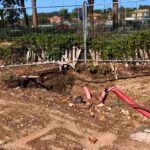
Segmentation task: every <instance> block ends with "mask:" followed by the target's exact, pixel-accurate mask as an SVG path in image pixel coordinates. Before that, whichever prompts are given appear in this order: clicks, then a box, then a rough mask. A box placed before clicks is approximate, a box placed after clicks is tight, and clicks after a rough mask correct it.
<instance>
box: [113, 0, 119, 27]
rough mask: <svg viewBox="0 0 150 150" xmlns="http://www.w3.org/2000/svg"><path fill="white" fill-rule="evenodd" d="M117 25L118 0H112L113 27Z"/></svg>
mask: <svg viewBox="0 0 150 150" xmlns="http://www.w3.org/2000/svg"><path fill="white" fill-rule="evenodd" d="M117 26H118V0H113V28H114V29H115V28H117Z"/></svg>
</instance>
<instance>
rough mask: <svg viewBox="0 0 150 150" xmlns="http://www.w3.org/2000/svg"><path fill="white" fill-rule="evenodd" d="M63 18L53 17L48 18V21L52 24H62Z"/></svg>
mask: <svg viewBox="0 0 150 150" xmlns="http://www.w3.org/2000/svg"><path fill="white" fill-rule="evenodd" d="M62 20H63V19H62V17H59V16H53V17H51V18H48V21H49V22H50V23H51V24H60V23H61V22H62Z"/></svg>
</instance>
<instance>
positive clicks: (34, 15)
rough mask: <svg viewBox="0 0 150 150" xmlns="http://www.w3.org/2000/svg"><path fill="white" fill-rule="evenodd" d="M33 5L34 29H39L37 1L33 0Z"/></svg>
mask: <svg viewBox="0 0 150 150" xmlns="http://www.w3.org/2000/svg"><path fill="white" fill-rule="evenodd" d="M31 3H32V25H33V27H34V28H38V16H37V8H36V0H31Z"/></svg>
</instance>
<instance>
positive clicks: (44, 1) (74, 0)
mask: <svg viewBox="0 0 150 150" xmlns="http://www.w3.org/2000/svg"><path fill="white" fill-rule="evenodd" d="M83 1H84V0H37V7H44V6H46V7H48V6H64V7H62V8H66V7H65V6H68V5H82V4H83ZM104 2H105V5H104ZM119 2H120V5H121V6H124V7H138V6H139V5H140V4H142V5H150V0H119ZM95 4H99V5H98V6H95V9H103V8H104V7H105V8H108V7H112V0H95ZM26 6H27V7H31V0H27V1H26ZM62 8H40V9H38V12H48V11H57V10H60V9H62ZM50 9H51V10H50ZM72 9H73V8H68V10H69V11H71V10H72ZM28 12H29V13H30V12H31V10H30V9H28Z"/></svg>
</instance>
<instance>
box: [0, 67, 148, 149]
mask: <svg viewBox="0 0 150 150" xmlns="http://www.w3.org/2000/svg"><path fill="white" fill-rule="evenodd" d="M30 71H31V70H30ZM18 72H19V71H18V70H16V71H15V73H16V74H18ZM0 73H4V71H0ZM19 73H20V72H19ZM129 73H130V74H131V72H129ZM20 74H21V73H20ZM22 74H23V73H22ZM75 74H76V73H75ZM133 74H134V73H133ZM78 77H81V78H84V79H85V78H86V79H89V80H91V79H93V80H94V78H98V77H99V75H95V76H93V77H91V76H89V75H88V74H87V73H86V74H84V73H81V74H78ZM85 85H88V86H89V88H90V89H91V91H92V93H94V95H96V96H98V95H99V94H100V92H102V90H103V89H104V88H105V87H106V86H117V87H119V88H120V89H122V90H123V91H124V92H126V93H127V94H128V95H129V96H130V97H132V98H134V99H135V100H136V101H137V102H138V103H140V104H141V105H142V106H144V107H146V108H148V109H150V76H145V77H144V76H143V77H137V78H131V79H126V80H118V81H111V82H107V83H103V84H87V83H84V82H81V81H79V80H74V85H73V87H72V88H71V90H70V91H69V93H70V94H69V95H62V94H59V93H57V92H54V91H47V90H46V89H43V88H39V87H34V86H30V87H28V88H20V87H15V88H14V87H13V88H11V87H8V86H7V85H6V83H4V82H2V81H1V84H0V149H2V150H3V149H4V150H5V149H6V150H83V149H84V150H101V149H103V150H137V149H138V150H149V149H150V145H149V144H146V143H142V142H137V141H133V140H132V139H131V138H130V135H131V133H133V132H135V131H137V130H140V129H144V128H150V120H148V119H146V118H145V117H143V116H141V115H139V114H138V113H137V112H135V110H133V109H131V108H130V107H129V106H127V105H126V104H124V103H123V102H118V98H117V97H116V96H114V95H113V94H110V96H109V97H108V100H107V102H106V106H104V107H101V108H99V110H98V112H96V114H95V117H91V115H90V113H89V110H88V108H87V107H86V106H85V105H84V104H76V105H74V106H69V104H70V103H72V100H73V99H74V97H75V96H82V97H84V99H85V94H84V92H83V86H85ZM124 110H127V111H128V112H129V113H127V114H125V113H124Z"/></svg>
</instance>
